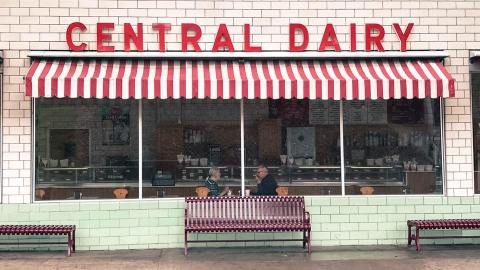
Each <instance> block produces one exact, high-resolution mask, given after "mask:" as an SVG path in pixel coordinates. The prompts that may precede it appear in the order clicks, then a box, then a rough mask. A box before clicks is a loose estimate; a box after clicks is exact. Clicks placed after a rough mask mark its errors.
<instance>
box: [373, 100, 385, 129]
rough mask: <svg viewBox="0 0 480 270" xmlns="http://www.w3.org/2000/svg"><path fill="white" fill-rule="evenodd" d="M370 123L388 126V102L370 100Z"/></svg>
mask: <svg viewBox="0 0 480 270" xmlns="http://www.w3.org/2000/svg"><path fill="white" fill-rule="evenodd" d="M368 123H369V124H379V125H381V124H387V101H386V100H370V101H369V102H368Z"/></svg>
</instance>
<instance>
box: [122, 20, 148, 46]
mask: <svg viewBox="0 0 480 270" xmlns="http://www.w3.org/2000/svg"><path fill="white" fill-rule="evenodd" d="M137 33H138V34H137V35H135V32H134V31H133V28H132V25H131V24H129V23H125V24H123V45H124V48H125V51H126V52H129V51H130V40H133V43H135V46H136V47H137V51H139V52H143V25H142V24H141V23H139V24H137Z"/></svg>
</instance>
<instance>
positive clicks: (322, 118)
mask: <svg viewBox="0 0 480 270" xmlns="http://www.w3.org/2000/svg"><path fill="white" fill-rule="evenodd" d="M309 105H310V110H309V114H308V119H309V123H310V125H327V124H328V103H327V102H324V101H321V100H310V104H309Z"/></svg>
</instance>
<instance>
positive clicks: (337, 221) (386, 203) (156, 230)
mask: <svg viewBox="0 0 480 270" xmlns="http://www.w3.org/2000/svg"><path fill="white" fill-rule="evenodd" d="M306 204H307V208H308V211H310V214H311V216H312V231H313V232H312V237H313V241H312V244H313V245H314V246H334V245H383V244H394V245H396V244H398V245H404V244H406V236H407V233H406V230H407V227H406V220H408V219H424V218H426V219H432V218H480V197H443V196H425V197H422V196H414V197H411V196H392V197H388V196H364V197H360V196H355V197H307V198H306ZM183 205H184V203H183V200H144V201H104V202H52V203H35V204H0V224H75V225H77V249H79V250H105V249H110V250H113V249H144V248H173V247H175V248H179V247H183V223H184V218H183V215H184V210H183ZM427 233H443V232H440V231H436V232H427ZM444 233H445V234H449V235H452V234H460V233H463V234H465V235H471V234H480V231H463V232H460V231H447V232H444ZM294 236H295V237H297V235H294V234H293V233H273V234H272V233H237V234H233V233H232V234H228V233H222V234H211V235H210V234H200V235H191V236H190V238H192V239H195V238H197V237H198V238H199V239H232V238H235V239H277V238H287V239H288V238H292V237H294ZM17 238H18V237H16V238H15V237H3V238H1V239H4V240H5V239H10V240H11V239H17ZM30 238H31V237H30ZM432 241H435V242H436V243H450V242H452V241H454V242H456V243H472V242H474V243H475V242H478V241H476V240H474V239H456V240H430V241H423V242H424V243H428V242H432ZM196 245H206V244H196ZM208 245H212V246H230V245H245V244H243V243H228V244H226V243H214V244H208ZM248 245H300V244H299V243H296V242H285V243H283V242H268V241H266V242H260V243H248ZM3 248H4V247H3Z"/></svg>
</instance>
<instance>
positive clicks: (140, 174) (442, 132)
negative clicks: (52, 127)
mask: <svg viewBox="0 0 480 270" xmlns="http://www.w3.org/2000/svg"><path fill="white" fill-rule="evenodd" d="M471 73H472V71H470V74H471ZM477 73H479V74H480V71H478V72H477ZM1 79H2V74H1V73H0V82H1ZM471 95H473V93H471ZM35 100H36V99H35V98H32V99H31V102H32V110H31V112H32V117H31V119H32V125H31V126H32V136H31V138H32V141H31V143H32V144H31V145H32V151H31V168H32V169H31V177H32V182H33V183H32V185H31V187H32V189H31V201H32V202H34V203H48V202H65V201H67V202H68V201H69V200H46V201H44V200H42V201H39V200H38V201H37V200H35V189H36V181H35V177H36V175H35V171H36V167H35V166H36V164H35V157H36V150H37V149H36V146H35V139H36V120H37V119H36V113H35V112H36V110H37V108H36V104H35V103H36V102H35ZM161 101H162V100H157V102H161ZM137 102H138V118H137V121H138V130H137V132H138V136H139V137H138V155H139V157H138V198H133V199H131V200H155V199H156V200H159V199H160V200H168V198H143V167H142V164H143V100H142V99H138V100H137ZM244 102H245V101H244V99H241V100H240V102H239V103H240V106H239V110H240V123H239V124H240V148H241V151H240V155H241V164H240V166H241V191H242V196H244V194H245V121H244V120H245V119H244ZM338 102H339V103H340V119H339V125H340V126H339V128H340V133H339V136H340V180H341V182H340V183H341V191H342V192H341V195H306V196H312V197H325V196H335V197H348V196H364V195H354V194H348V195H346V194H345V156H344V151H345V149H344V128H345V123H344V102H345V101H344V100H339V101H338ZM439 106H440V108H439V112H440V116H439V117H440V141H441V142H440V145H441V159H442V160H441V164H442V194H436V193H432V194H422V196H439V195H441V196H445V195H446V190H447V186H446V184H447V181H446V167H445V165H446V151H445V150H446V149H445V145H446V143H445V117H444V99H443V98H441V97H440V98H439ZM472 123H473V113H472ZM472 133H473V129H472ZM472 153H473V144H472ZM0 158H1V157H0ZM472 169H473V170H474V168H472ZM477 194H478V193H477ZM369 196H418V194H378V195H369ZM180 198H181V199H183V198H182V197H180ZM119 200H121V199H92V200H74V201H76V202H78V201H97V202H98V201H100V202H101V201H119Z"/></svg>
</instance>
